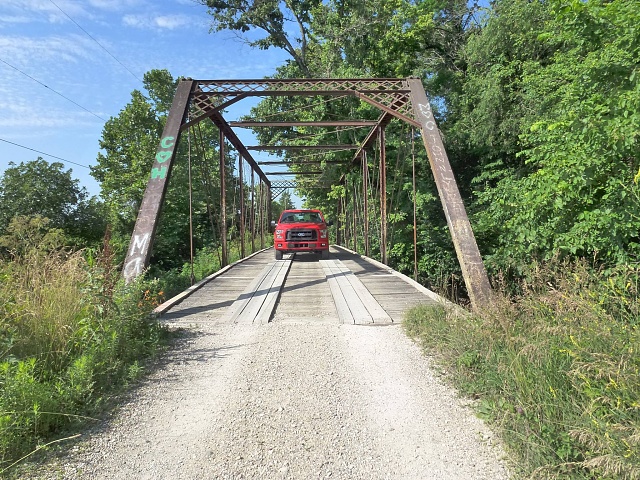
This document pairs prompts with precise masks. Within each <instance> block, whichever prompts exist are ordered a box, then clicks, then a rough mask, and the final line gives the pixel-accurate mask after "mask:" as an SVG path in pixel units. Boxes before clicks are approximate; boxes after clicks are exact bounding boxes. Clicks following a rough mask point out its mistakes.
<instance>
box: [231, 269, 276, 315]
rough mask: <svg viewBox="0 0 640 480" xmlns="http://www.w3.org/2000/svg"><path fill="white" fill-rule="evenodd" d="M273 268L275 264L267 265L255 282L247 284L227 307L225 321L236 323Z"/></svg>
mask: <svg viewBox="0 0 640 480" xmlns="http://www.w3.org/2000/svg"><path fill="white" fill-rule="evenodd" d="M275 267H276V264H275V263H269V264H267V266H265V267H264V268H263V269H262V272H260V275H258V276H257V277H256V278H255V280H254V281H253V282H251V283H250V284H249V286H248V287H247V288H246V289H245V290H244V291H243V292H242V294H240V296H239V297H238V298H237V299H236V301H235V302H234V303H233V305H231V307H229V310H228V311H227V314H226V315H225V316H224V317H223V318H224V320H225V321H228V322H237V321H238V320H239V318H240V316H241V315H242V313H243V312H244V311H245V310H246V309H247V305H249V303H250V302H251V301H252V300H253V298H254V297H255V296H256V292H259V291H260V289H261V288H262V284H263V283H264V282H265V280H266V279H267V277H269V275H270V274H271V272H272V270H273V269H274V268H275ZM269 286H270V285H269ZM256 301H257V299H256ZM256 313H257V310H256ZM251 321H253V317H251Z"/></svg>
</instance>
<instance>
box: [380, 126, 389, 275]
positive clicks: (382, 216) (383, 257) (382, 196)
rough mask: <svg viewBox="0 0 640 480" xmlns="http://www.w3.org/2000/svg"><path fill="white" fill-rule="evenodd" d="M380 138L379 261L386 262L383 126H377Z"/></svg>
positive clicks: (385, 177)
mask: <svg viewBox="0 0 640 480" xmlns="http://www.w3.org/2000/svg"><path fill="white" fill-rule="evenodd" d="M379 128H380V131H379V132H378V139H379V140H380V171H379V174H380V261H381V262H382V263H384V264H385V265H386V264H387V261H388V259H387V141H386V136H385V131H384V128H382V127H379Z"/></svg>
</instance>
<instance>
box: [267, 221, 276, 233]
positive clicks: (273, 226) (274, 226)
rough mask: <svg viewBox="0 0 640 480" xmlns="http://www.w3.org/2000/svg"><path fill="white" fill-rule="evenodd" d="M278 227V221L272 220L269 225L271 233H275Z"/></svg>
mask: <svg viewBox="0 0 640 480" xmlns="http://www.w3.org/2000/svg"><path fill="white" fill-rule="evenodd" d="M276 225H278V224H277V223H276V221H275V220H271V223H270V224H269V227H271V233H273V232H274V231H275V229H276Z"/></svg>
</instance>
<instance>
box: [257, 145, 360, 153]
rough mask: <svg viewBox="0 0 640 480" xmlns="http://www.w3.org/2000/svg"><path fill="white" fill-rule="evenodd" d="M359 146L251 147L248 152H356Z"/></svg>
mask: <svg viewBox="0 0 640 480" xmlns="http://www.w3.org/2000/svg"><path fill="white" fill-rule="evenodd" d="M357 148H360V146H359V145H346V144H345V145H251V146H249V147H247V150H258V151H265V152H266V151H273V150H355V149H357Z"/></svg>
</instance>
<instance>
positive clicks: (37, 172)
mask: <svg viewBox="0 0 640 480" xmlns="http://www.w3.org/2000/svg"><path fill="white" fill-rule="evenodd" d="M0 205H2V208H0V235H1V234H3V233H5V232H6V231H7V229H8V228H9V224H10V223H11V220H12V219H13V218H14V217H15V216H35V215H40V216H42V217H46V218H48V219H49V221H50V222H51V226H52V227H55V228H59V229H61V230H63V231H64V232H65V234H66V235H67V237H68V240H69V242H70V243H73V244H76V245H82V246H86V245H91V244H95V243H96V242H98V241H100V240H101V239H102V236H103V235H104V229H105V225H106V224H105V221H104V216H103V205H102V204H101V202H99V201H98V200H97V199H96V198H95V197H91V198H90V197H89V194H88V193H87V190H86V189H85V188H84V187H82V188H81V187H80V186H79V185H78V180H75V179H73V178H72V177H71V170H67V171H64V170H63V165H62V164H61V163H58V162H54V163H48V162H47V161H45V160H43V159H42V158H37V159H36V160H32V161H30V162H22V163H20V164H19V165H16V164H15V163H12V162H9V168H7V169H6V171H5V172H4V174H3V176H2V177H1V178H0Z"/></svg>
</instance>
